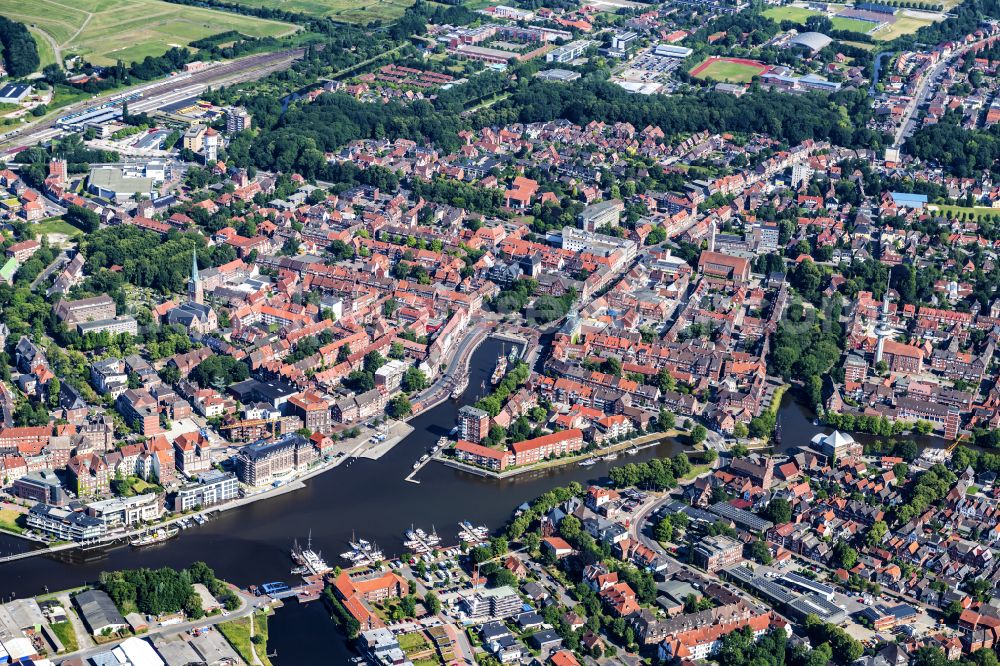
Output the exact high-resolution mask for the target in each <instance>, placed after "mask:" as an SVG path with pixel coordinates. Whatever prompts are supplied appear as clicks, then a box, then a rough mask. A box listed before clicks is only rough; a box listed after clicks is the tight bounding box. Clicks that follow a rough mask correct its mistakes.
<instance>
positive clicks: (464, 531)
mask: <svg viewBox="0 0 1000 666" xmlns="http://www.w3.org/2000/svg"><path fill="white" fill-rule="evenodd" d="M458 528H459V530H458V538H459V539H461V540H462V541H463V542H465V543H467V544H469V545H470V546H478V545H479V544H481V543H486V542H487V541H489V540H490V528H488V527H486V526H485V525H479V526H475V525H473V524H472V523H470V522H469V521H468V520H463V521H462V522H460V523H459V524H458Z"/></svg>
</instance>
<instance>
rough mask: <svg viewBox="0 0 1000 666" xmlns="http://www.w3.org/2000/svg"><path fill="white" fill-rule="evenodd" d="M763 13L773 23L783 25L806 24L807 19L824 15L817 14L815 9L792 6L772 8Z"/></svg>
mask: <svg viewBox="0 0 1000 666" xmlns="http://www.w3.org/2000/svg"><path fill="white" fill-rule="evenodd" d="M762 13H763V14H764V16H766V17H767V18H769V19H771V20H772V21H777V22H778V23H781V22H782V21H795V22H796V23H801V24H804V23H805V22H806V19H807V18H809V17H810V16H819V15H820V14H822V12H817V11H815V10H813V9H805V8H803V7H792V6H791V5H786V6H785V7H770V8H768V9H765V10H764V11H763V12H762Z"/></svg>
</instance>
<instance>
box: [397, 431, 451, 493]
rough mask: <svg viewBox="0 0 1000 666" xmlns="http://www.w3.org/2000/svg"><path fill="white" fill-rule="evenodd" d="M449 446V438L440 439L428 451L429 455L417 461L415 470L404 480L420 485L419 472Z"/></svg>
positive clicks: (414, 466) (424, 455)
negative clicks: (417, 476)
mask: <svg viewBox="0 0 1000 666" xmlns="http://www.w3.org/2000/svg"><path fill="white" fill-rule="evenodd" d="M447 446H448V437H439V438H438V440H437V442H436V443H435V444H434V446H432V447H431V448H430V449H429V450H428V451H427V453H425V454H423V455H422V456H420V457H419V458H417V461H416V462H414V463H413V470H412V471H411V472H410V473H409V474H407V475H406V477H405V479H404V480H405V481H409V482H410V483H420V480H419V479H417V478H415V477H416V475H417V472H419V471H420V470H422V469H423V468H424V465H426V464H427V463H429V462H430V461H431V460H433V459H434V456H436V455H437V454H438V453H440V452H441V451H443V450H444V449H445V448H447Z"/></svg>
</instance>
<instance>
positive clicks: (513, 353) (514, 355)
mask: <svg viewBox="0 0 1000 666" xmlns="http://www.w3.org/2000/svg"><path fill="white" fill-rule="evenodd" d="M520 358H521V354H520V353H519V352H518V350H517V347H511V350H510V354H508V356H507V360H508V361H510V362H511V363H517V361H518V359H520Z"/></svg>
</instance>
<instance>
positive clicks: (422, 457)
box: [419, 453, 431, 462]
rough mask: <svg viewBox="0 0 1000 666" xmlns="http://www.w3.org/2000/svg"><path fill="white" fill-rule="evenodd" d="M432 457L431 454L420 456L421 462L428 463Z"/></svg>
mask: <svg viewBox="0 0 1000 666" xmlns="http://www.w3.org/2000/svg"><path fill="white" fill-rule="evenodd" d="M430 457H431V456H430V454H428V453H425V454H424V455H422V456H420V460H419V462H427V461H428V460H429V459H430Z"/></svg>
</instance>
